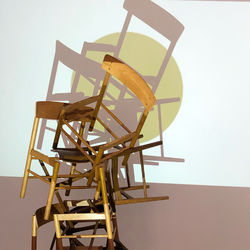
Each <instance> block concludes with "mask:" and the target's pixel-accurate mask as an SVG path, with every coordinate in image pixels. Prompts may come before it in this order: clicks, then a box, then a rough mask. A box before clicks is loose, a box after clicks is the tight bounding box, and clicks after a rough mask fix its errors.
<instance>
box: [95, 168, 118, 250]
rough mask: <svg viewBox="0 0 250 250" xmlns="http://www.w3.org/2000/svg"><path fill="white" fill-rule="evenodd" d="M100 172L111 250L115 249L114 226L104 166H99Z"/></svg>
mask: <svg viewBox="0 0 250 250" xmlns="http://www.w3.org/2000/svg"><path fill="white" fill-rule="evenodd" d="M99 172H100V182H101V189H102V198H103V207H104V213H105V219H106V228H107V234H108V246H109V249H110V250H114V242H113V233H112V226H111V218H110V212H109V205H108V196H107V189H106V183H105V173H104V169H103V166H101V167H100V168H99Z"/></svg>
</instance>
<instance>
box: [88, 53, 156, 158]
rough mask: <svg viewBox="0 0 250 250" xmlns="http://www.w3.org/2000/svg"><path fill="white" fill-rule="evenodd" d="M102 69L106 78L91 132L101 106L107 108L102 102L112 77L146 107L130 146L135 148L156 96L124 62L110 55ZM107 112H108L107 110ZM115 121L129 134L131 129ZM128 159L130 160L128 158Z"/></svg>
mask: <svg viewBox="0 0 250 250" xmlns="http://www.w3.org/2000/svg"><path fill="white" fill-rule="evenodd" d="M102 68H103V69H104V70H105V71H106V76H105V79H104V81H103V85H102V88H101V90H100V97H99V100H98V102H97V105H96V108H95V112H94V119H93V121H92V122H91V125H90V131H91V130H92V129H93V127H94V123H95V121H96V119H97V115H98V112H99V109H100V106H101V105H103V106H104V107H105V105H104V104H102V100H103V97H104V93H105V90H106V88H107V85H108V81H109V78H110V75H112V76H114V77H115V78H116V79H117V80H119V81H120V82H122V83H123V84H124V85H125V86H126V87H127V88H128V89H129V90H130V91H132V92H133V93H134V94H135V95H136V96H137V98H138V99H139V100H140V101H141V102H142V104H143V105H144V111H143V113H142V115H141V118H140V121H139V123H138V126H137V128H136V130H135V132H136V136H135V137H134V138H133V139H132V141H131V143H130V146H131V147H133V146H134V145H135V142H136V140H137V139H138V137H139V134H140V131H141V129H142V127H143V124H144V122H145V120H146V118H147V115H148V113H149V111H150V110H151V109H152V107H153V105H154V104H155V101H156V99H155V96H154V94H153V93H152V91H151V89H150V88H149V86H148V84H147V83H146V82H145V81H144V80H143V78H142V77H141V76H140V75H139V74H138V73H137V72H136V71H135V70H134V69H132V68H131V67H130V66H128V65H127V64H125V63H124V62H122V61H120V60H118V59H116V58H114V57H112V56H110V55H105V57H104V59H103V63H102ZM106 111H108V110H107V109H106ZM108 112H109V114H110V113H111V111H108ZM111 116H112V114H111ZM114 117H115V116H113V118H114ZM114 119H115V120H116V121H117V122H118V123H119V124H120V125H121V127H123V128H124V129H125V130H127V132H129V129H127V128H126V125H125V124H123V123H122V122H121V121H120V120H119V119H118V118H117V117H115V118H114ZM126 158H127V159H128V156H127V157H126ZM127 159H126V161H127Z"/></svg>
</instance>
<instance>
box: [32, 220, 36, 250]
mask: <svg viewBox="0 0 250 250" xmlns="http://www.w3.org/2000/svg"><path fill="white" fill-rule="evenodd" d="M36 249H37V218H36V215H33V217H32V239H31V250H36Z"/></svg>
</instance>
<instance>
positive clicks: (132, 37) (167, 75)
mask: <svg viewBox="0 0 250 250" xmlns="http://www.w3.org/2000/svg"><path fill="white" fill-rule="evenodd" d="M119 35H120V33H114V34H110V35H107V36H104V37H102V38H100V39H98V40H97V41H96V42H95V43H100V44H111V45H116V44H117V41H118V38H119ZM166 52H167V50H166V48H165V47H164V46H162V45H161V44H160V43H159V42H157V41H155V40H154V39H152V38H150V37H147V36H145V35H142V34H138V33H132V32H128V33H127V34H126V36H125V39H124V42H123V45H122V47H121V50H120V52H119V58H120V59H121V60H122V61H124V62H126V63H127V64H128V65H130V66H131V67H132V68H134V69H135V70H136V71H137V72H139V73H140V74H141V75H142V77H143V76H157V74H158V71H159V69H160V67H161V64H162V61H163V59H164V56H165V55H166ZM107 53H108V54H111V55H113V54H112V53H110V52H109V51H107V52H98V51H88V52H87V55H86V56H87V57H88V58H90V59H92V60H94V61H97V62H99V63H100V64H101V63H102V60H103V57H104V55H105V54H107ZM88 83H89V82H88V80H87V79H86V78H84V77H81V78H80V80H79V83H78V87H77V92H83V93H84V95H86V96H91V95H93V88H94V87H93V85H91V84H88ZM118 91H119V90H118V89H115V88H113V89H112V88H111V90H109V93H111V94H112V95H114V96H118ZM182 92H183V88H182V78H181V73H180V70H179V68H178V66H177V64H176V62H175V60H174V58H173V57H171V58H170V60H169V62H168V65H167V67H166V69H165V70H164V73H163V75H162V77H161V79H160V81H159V85H158V87H157V89H156V92H155V97H156V99H157V101H158V102H161V103H162V104H161V105H160V111H159V108H158V106H155V107H154V109H153V110H152V111H151V112H150V114H149V116H148V118H147V120H146V123H145V124H144V127H143V130H142V134H143V135H144V137H143V138H142V139H141V142H146V141H148V140H150V139H153V138H155V137H156V136H158V135H159V132H160V126H159V123H160V121H161V128H162V129H161V130H162V132H163V131H164V130H166V129H167V128H168V127H169V126H170V124H171V123H172V122H173V121H174V119H175V117H176V115H177V113H178V111H179V109H180V106H181V100H182ZM125 98H130V97H129V95H128V96H127V97H126V96H125ZM168 98H180V101H177V102H171V103H166V101H167V99H168ZM130 112H131V111H130ZM159 112H160V113H159ZM159 114H160V117H159ZM137 116H138V114H137ZM131 117H132V116H131ZM121 119H122V118H121ZM125 122H126V121H125Z"/></svg>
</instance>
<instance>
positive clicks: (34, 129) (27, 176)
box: [20, 118, 39, 198]
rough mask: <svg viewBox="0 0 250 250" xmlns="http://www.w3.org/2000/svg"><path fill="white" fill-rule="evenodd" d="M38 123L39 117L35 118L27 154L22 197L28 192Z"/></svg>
mask: <svg viewBox="0 0 250 250" xmlns="http://www.w3.org/2000/svg"><path fill="white" fill-rule="evenodd" d="M38 123H39V118H35V120H34V123H33V128H32V133H31V139H30V145H29V150H28V155H27V159H26V164H25V170H24V176H23V182H22V187H21V192H20V197H21V198H24V196H25V193H26V189H27V183H28V178H29V170H30V165H31V160H32V156H31V150H32V149H33V148H34V145H35V141H36V134H37V129H38Z"/></svg>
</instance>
